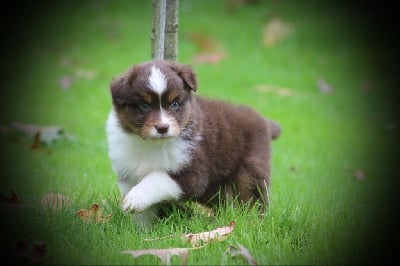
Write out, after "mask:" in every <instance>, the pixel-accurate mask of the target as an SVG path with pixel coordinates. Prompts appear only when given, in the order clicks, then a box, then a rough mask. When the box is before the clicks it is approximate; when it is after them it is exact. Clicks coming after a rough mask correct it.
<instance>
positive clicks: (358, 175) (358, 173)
mask: <svg viewBox="0 0 400 266" xmlns="http://www.w3.org/2000/svg"><path fill="white" fill-rule="evenodd" d="M354 177H355V178H356V179H357V180H360V181H361V180H364V179H365V173H364V171H363V170H360V169H359V170H357V171H356V172H355V173H354Z"/></svg>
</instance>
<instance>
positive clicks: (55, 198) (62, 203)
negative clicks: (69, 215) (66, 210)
mask: <svg viewBox="0 0 400 266" xmlns="http://www.w3.org/2000/svg"><path fill="white" fill-rule="evenodd" d="M40 205H41V206H42V208H43V209H46V208H49V209H61V208H63V207H70V206H71V201H70V200H69V199H68V197H66V196H64V195H61V194H56V193H53V192H50V193H48V194H47V195H45V196H43V197H42V199H41V201H40Z"/></svg>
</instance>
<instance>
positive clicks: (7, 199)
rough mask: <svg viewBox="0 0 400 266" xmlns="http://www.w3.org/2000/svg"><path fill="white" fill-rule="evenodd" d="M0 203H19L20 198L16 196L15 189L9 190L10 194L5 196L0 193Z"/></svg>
mask: <svg viewBox="0 0 400 266" xmlns="http://www.w3.org/2000/svg"><path fill="white" fill-rule="evenodd" d="M0 203H1V204H20V203H21V202H20V200H19V199H18V197H17V193H15V191H12V192H11V195H9V196H5V195H3V193H1V194H0Z"/></svg>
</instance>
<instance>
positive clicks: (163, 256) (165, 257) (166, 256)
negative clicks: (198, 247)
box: [122, 248, 192, 265]
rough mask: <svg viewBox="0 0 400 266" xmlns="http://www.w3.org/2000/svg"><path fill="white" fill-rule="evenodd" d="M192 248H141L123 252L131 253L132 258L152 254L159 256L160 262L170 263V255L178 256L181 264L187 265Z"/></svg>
mask: <svg viewBox="0 0 400 266" xmlns="http://www.w3.org/2000/svg"><path fill="white" fill-rule="evenodd" d="M191 249H192V248H167V249H142V250H124V251H122V253H123V254H131V255H132V256H133V257H134V258H137V257H139V256H143V255H153V256H157V257H159V258H160V260H161V263H164V264H166V265H171V257H172V256H179V257H180V258H181V263H182V265H187V257H188V255H189V250H191Z"/></svg>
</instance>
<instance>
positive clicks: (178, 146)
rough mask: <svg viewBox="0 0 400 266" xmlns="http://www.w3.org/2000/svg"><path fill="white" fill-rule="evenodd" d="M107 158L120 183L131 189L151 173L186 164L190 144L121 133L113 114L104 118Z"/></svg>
mask: <svg viewBox="0 0 400 266" xmlns="http://www.w3.org/2000/svg"><path fill="white" fill-rule="evenodd" d="M106 130H107V140H108V149H109V157H110V159H111V162H112V167H113V170H114V171H115V172H116V173H117V175H118V178H119V180H120V181H123V182H124V183H127V184H129V186H135V185H136V184H138V183H139V182H140V181H141V180H142V179H143V177H145V176H146V175H148V174H149V173H151V172H154V171H168V172H169V171H171V172H177V171H179V170H180V169H181V168H182V167H183V166H184V165H185V164H187V163H189V162H190V159H191V156H190V153H191V149H192V142H191V141H188V140H184V139H182V138H180V137H178V138H173V139H159V140H153V139H152V140H144V139H142V138H141V137H140V136H137V135H134V134H128V133H126V132H125V131H123V130H122V128H121V126H120V125H119V121H118V119H117V116H116V114H115V111H111V112H110V114H109V116H108V119H107V125H106Z"/></svg>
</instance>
